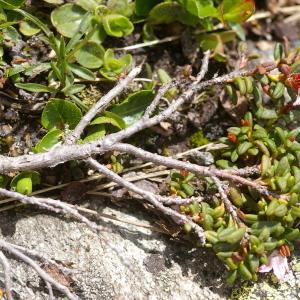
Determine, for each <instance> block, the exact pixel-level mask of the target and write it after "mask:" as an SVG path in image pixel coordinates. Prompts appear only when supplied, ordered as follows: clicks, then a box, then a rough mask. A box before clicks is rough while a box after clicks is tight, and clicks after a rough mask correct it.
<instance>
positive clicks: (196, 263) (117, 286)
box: [0, 202, 230, 300]
mask: <svg viewBox="0 0 300 300" xmlns="http://www.w3.org/2000/svg"><path fill="white" fill-rule="evenodd" d="M91 206H92V208H93V209H97V210H98V211H99V212H102V213H106V214H111V215H112V214H113V215H115V216H117V217H118V218H120V219H122V220H127V221H131V222H139V223H144V224H146V225H147V224H152V225H153V220H151V216H150V214H148V213H146V212H141V207H140V206H139V207H135V206H133V207H131V206H130V209H120V208H116V207H114V208H113V207H112V205H111V207H107V206H104V205H103V207H102V206H101V205H100V206H99V204H97V203H96V202H92V205H91ZM97 222H98V223H100V224H103V225H105V226H106V228H107V229H108V231H106V232H103V236H98V235H97V234H95V233H93V232H92V231H91V230H89V229H88V228H87V227H86V226H85V225H84V224H81V223H78V222H74V221H73V220H70V219H66V218H63V217H61V218H60V217H58V216H54V215H49V214H48V213H47V212H46V213H43V212H37V211H36V210H34V209H33V208H31V209H29V208H28V209H22V210H20V211H18V212H9V213H2V215H1V220H0V228H1V233H2V237H3V238H5V239H6V240H7V241H9V242H12V243H15V244H18V245H21V246H24V247H28V248H30V249H33V250H36V251H39V252H41V253H44V254H45V255H46V256H47V257H49V258H53V259H56V260H59V261H64V262H72V263H73V268H74V269H75V270H76V271H77V272H76V274H75V275H73V279H74V281H75V283H74V285H73V287H72V288H73V291H74V292H76V293H77V295H79V296H80V299H85V300H96V299H97V300H98V299H103V300H106V299H118V300H119V299H120V300H121V299H126V300H127V299H129V300H130V299H138V300H139V299H151V300H155V299H157V300H160V299H164V300H167V299H174V300H175V299H182V300H185V299H187V300H188V299H191V300H192V299H195V300H196V299H197V300H199V299H200V300H202V299H203V300H204V299H205V300H206V299H212V300H213V299H227V298H228V296H229V294H230V291H229V289H228V288H226V285H223V284H222V282H223V279H222V275H223V274H224V271H225V270H224V269H223V267H222V265H221V264H220V263H219V262H218V261H217V259H216V258H215V257H214V255H213V254H212V253H211V252H210V251H206V250H199V249H192V247H191V246H190V245H185V244H184V243H180V242H178V241H172V240H171V239H170V237H169V236H167V235H164V234H162V233H153V232H152V231H150V230H149V229H146V228H141V227H137V226H135V225H132V224H126V223H122V222H117V221H107V220H104V219H100V218H99V219H98V220H97ZM103 237H104V238H105V239H106V240H108V241H109V244H108V243H106V242H105V241H104V240H103ZM110 245H112V247H113V249H112V247H111V246H110ZM116 252H118V253H121V257H119V255H118V254H117V253H116ZM11 263H12V265H13V273H14V277H15V278H14V288H15V291H16V295H17V297H16V299H22V300H23V299H26V300H31V299H32V300H40V299H41V300H42V299H43V300H44V299H49V296H48V294H47V289H46V288H45V285H44V282H43V281H42V280H41V279H40V278H39V277H38V276H37V274H36V273H35V272H34V271H33V270H32V269H30V268H28V267H27V266H25V265H23V264H21V263H19V262H17V261H14V260H11ZM62 298H63V297H61V295H59V294H56V295H55V299H62Z"/></svg>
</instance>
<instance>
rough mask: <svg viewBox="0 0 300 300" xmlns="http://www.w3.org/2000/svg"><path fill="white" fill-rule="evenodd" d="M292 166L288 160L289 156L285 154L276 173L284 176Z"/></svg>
mask: <svg viewBox="0 0 300 300" xmlns="http://www.w3.org/2000/svg"><path fill="white" fill-rule="evenodd" d="M290 169H291V167H290V164H289V161H288V158H287V157H286V156H284V157H283V158H282V159H281V160H280V161H279V164H278V166H277V168H276V171H275V175H276V176H283V175H285V174H286V173H288V172H289V171H290Z"/></svg>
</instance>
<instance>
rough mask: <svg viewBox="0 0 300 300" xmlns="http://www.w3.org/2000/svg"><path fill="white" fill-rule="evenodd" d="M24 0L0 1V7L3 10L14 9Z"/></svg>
mask: <svg viewBox="0 0 300 300" xmlns="http://www.w3.org/2000/svg"><path fill="white" fill-rule="evenodd" d="M25 1H26V0H7V1H4V0H0V7H1V8H4V9H15V8H18V7H20V6H22V5H23V4H24V3H25Z"/></svg>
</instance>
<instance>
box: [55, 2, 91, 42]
mask: <svg viewBox="0 0 300 300" xmlns="http://www.w3.org/2000/svg"><path fill="white" fill-rule="evenodd" d="M85 14H86V11H85V10H84V9H82V8H81V7H80V6H78V5H75V4H72V3H68V4H65V5H63V6H60V7H58V8H56V9H55V10H53V11H52V13H51V22H52V24H53V26H54V27H55V28H56V29H57V31H58V32H59V33H60V34H62V35H63V36H65V37H68V38H71V37H73V35H74V34H75V33H76V32H77V30H78V28H79V26H80V24H81V21H82V19H83V17H84V15H85Z"/></svg>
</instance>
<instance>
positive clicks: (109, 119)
mask: <svg viewBox="0 0 300 300" xmlns="http://www.w3.org/2000/svg"><path fill="white" fill-rule="evenodd" d="M99 124H111V125H113V126H115V127H117V128H119V129H124V128H125V127H126V124H125V122H124V121H123V119H122V118H120V117H119V116H118V115H116V114H114V113H112V112H110V111H106V112H105V113H104V116H102V117H98V118H96V119H94V120H93V121H92V122H91V123H90V125H99Z"/></svg>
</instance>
